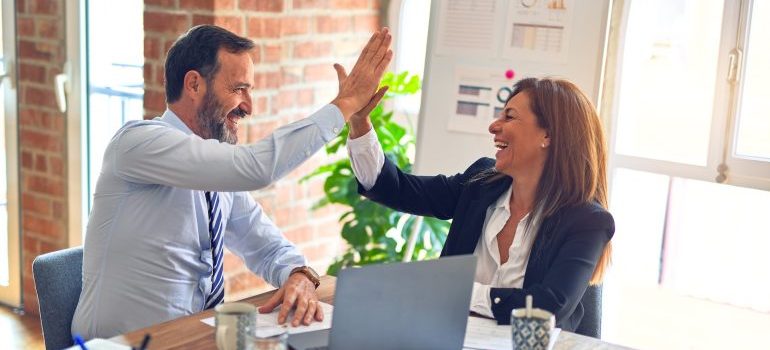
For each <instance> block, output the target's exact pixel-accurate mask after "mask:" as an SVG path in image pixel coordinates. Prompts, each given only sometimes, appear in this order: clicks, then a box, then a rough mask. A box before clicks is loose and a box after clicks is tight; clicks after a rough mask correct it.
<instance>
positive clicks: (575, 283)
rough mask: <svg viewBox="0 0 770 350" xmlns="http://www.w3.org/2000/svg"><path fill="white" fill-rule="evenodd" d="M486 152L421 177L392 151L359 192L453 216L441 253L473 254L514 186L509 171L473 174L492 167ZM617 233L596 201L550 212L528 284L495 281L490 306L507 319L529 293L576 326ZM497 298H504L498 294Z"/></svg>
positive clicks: (404, 207) (411, 209)
mask: <svg viewBox="0 0 770 350" xmlns="http://www.w3.org/2000/svg"><path fill="white" fill-rule="evenodd" d="M494 165H495V160H494V159H491V158H481V159H479V160H477V161H476V162H475V163H473V164H472V165H471V166H470V167H469V168H468V169H467V170H466V171H465V172H463V173H461V174H457V175H454V176H449V177H447V176H444V175H438V176H415V175H410V174H406V173H403V172H402V171H401V170H400V169H398V167H396V166H395V165H394V164H393V163H392V162H391V161H390V160H388V158H387V157H386V158H385V165H384V166H383V168H382V171H381V172H380V175H379V176H378V177H377V181H376V183H375V184H374V187H372V188H371V189H370V190H368V191H367V190H365V189H364V188H363V186H361V184H360V183H359V185H358V192H359V193H360V194H362V195H364V196H366V197H367V198H369V199H371V200H373V201H375V202H377V203H380V204H383V205H385V206H388V207H390V208H393V209H395V210H398V211H402V212H407V213H411V214H416V215H422V216H433V217H437V218H439V219H444V220H446V219H453V220H452V225H451V226H450V228H449V234H448V236H447V239H446V242H445V243H444V248H443V250H442V251H441V256H450V255H461V254H473V252H474V250H475V249H476V245H477V243H478V240H479V238H480V237H481V230H482V228H483V226H484V220H485V218H486V211H487V208H488V207H489V206H490V205H491V204H492V203H493V202H495V201H496V200H497V199H498V198H499V197H500V196H501V195H502V194H503V193H504V192H505V191H507V190H508V188H509V187H510V186H511V182H512V179H511V178H510V177H508V176H505V177H502V178H500V179H497V180H494V181H483V180H482V181H478V180H477V181H470V180H472V179H473V178H474V176H475V175H477V174H478V173H479V172H481V171H484V170H487V169H490V168H492V167H494ZM614 232H615V222H614V220H613V219H612V215H610V213H608V212H607V211H606V210H604V208H602V207H601V206H600V205H598V204H596V203H586V204H582V205H579V206H575V207H569V208H562V209H561V210H559V211H558V212H557V213H555V214H554V215H552V216H550V217H547V218H544V219H543V221H542V223H541V225H540V228H539V229H538V233H537V237H536V238H535V242H534V243H533V244H532V252H531V253H530V256H529V260H528V263H527V270H526V272H525V274H524V286H523V288H491V291H490V300H493V303H492V313H493V314H494V316H495V319H496V320H497V322H498V323H499V324H509V323H510V317H511V310H512V309H515V308H521V307H524V299H525V296H526V295H527V294H531V295H532V297H533V300H534V305H535V307H538V308H541V309H545V310H548V311H550V312H552V313H553V314H554V315H556V326H557V327H560V328H562V329H564V330H567V331H575V329H576V328H577V327H578V325H579V324H580V320H581V319H582V318H583V305H582V304H581V298H582V297H583V293H584V292H585V290H586V288H587V287H588V282H589V281H590V279H591V276H592V274H593V271H594V268H595V267H596V264H597V262H598V261H599V258H600V257H601V255H602V251H603V250H604V247H605V245H606V244H607V242H609V240H610V239H611V238H612V235H613V234H614ZM498 298H499V299H498Z"/></svg>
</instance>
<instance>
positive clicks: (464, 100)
mask: <svg viewBox="0 0 770 350" xmlns="http://www.w3.org/2000/svg"><path fill="white" fill-rule="evenodd" d="M509 72H510V74H509ZM509 75H510V76H511V78H508V76H509ZM515 82H516V80H514V79H513V70H512V69H510V70H508V71H506V70H493V69H484V68H473V67H458V68H456V69H455V84H454V86H453V89H454V91H455V93H454V99H453V100H452V102H451V103H453V104H454V105H453V106H452V111H453V113H452V115H451V117H450V118H449V125H448V126H447V129H448V130H452V131H460V132H467V133H473V134H483V135H486V134H488V131H487V129H488V127H489V124H490V123H491V122H492V120H493V119H494V118H495V117H496V116H497V115H499V114H500V112H501V111H502V110H503V107H504V106H505V102H506V101H507V100H508V97H510V95H511V93H512V92H513V84H514V83H515Z"/></svg>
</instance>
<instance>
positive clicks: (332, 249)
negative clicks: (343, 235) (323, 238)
mask: <svg viewBox="0 0 770 350" xmlns="http://www.w3.org/2000/svg"><path fill="white" fill-rule="evenodd" d="M336 252H337V246H336V245H335V244H328V243H327V244H314V245H309V246H305V247H303V248H302V253H303V254H304V255H305V257H306V258H307V259H308V260H322V259H331V258H333V257H334V256H335V255H336Z"/></svg>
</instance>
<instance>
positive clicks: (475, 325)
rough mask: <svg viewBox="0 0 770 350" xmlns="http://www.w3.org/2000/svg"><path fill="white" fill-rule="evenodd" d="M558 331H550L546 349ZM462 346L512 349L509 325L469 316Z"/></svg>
mask: <svg viewBox="0 0 770 350" xmlns="http://www.w3.org/2000/svg"><path fill="white" fill-rule="evenodd" d="M559 332H561V329H560V328H554V329H553V330H552V331H551V342H550V343H549V344H548V349H553V346H554V344H556V339H557V338H558V337H559ZM463 346H464V349H489V350H512V349H513V340H512V338H511V326H499V325H497V321H495V320H490V319H486V318H480V317H474V316H470V317H468V326H467V327H466V329H465V344H463Z"/></svg>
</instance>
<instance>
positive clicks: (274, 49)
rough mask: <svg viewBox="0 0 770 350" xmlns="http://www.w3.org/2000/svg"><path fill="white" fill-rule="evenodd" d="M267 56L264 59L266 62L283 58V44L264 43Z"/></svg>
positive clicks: (273, 61)
mask: <svg viewBox="0 0 770 350" xmlns="http://www.w3.org/2000/svg"><path fill="white" fill-rule="evenodd" d="M263 49H264V52H265V57H264V60H265V62H266V63H276V62H279V61H280V60H281V51H282V45H281V44H277V45H264V46H263Z"/></svg>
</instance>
